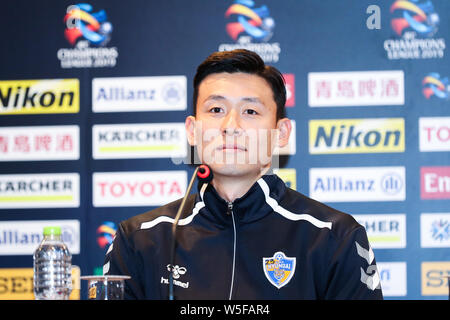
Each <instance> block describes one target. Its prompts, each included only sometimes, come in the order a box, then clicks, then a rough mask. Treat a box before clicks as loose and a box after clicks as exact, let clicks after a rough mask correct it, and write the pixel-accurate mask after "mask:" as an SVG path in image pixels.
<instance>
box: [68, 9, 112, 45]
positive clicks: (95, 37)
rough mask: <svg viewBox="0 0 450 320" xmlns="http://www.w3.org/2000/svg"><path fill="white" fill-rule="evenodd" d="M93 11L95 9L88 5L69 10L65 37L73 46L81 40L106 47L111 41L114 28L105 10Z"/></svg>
mask: <svg viewBox="0 0 450 320" xmlns="http://www.w3.org/2000/svg"><path fill="white" fill-rule="evenodd" d="M92 11H93V7H92V6H91V5H90V4H87V3H80V4H76V5H72V6H69V7H68V8H67V14H66V15H65V16H64V23H65V25H66V29H65V30H64V36H65V37H66V39H67V41H69V43H70V44H71V45H72V46H74V45H75V43H76V42H77V40H78V39H80V38H81V39H85V40H87V41H89V43H90V44H94V45H97V46H100V47H104V46H105V45H106V44H107V43H108V42H109V40H110V39H111V32H112V30H113V27H112V24H111V23H110V22H109V21H108V20H107V19H108V18H107V16H106V12H105V10H100V11H98V12H92Z"/></svg>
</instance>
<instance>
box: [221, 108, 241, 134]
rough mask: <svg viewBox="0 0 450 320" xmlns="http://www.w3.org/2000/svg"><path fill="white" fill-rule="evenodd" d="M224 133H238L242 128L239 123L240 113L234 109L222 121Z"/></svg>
mask: <svg viewBox="0 0 450 320" xmlns="http://www.w3.org/2000/svg"><path fill="white" fill-rule="evenodd" d="M221 129H222V133H223V134H224V135H238V134H240V133H241V131H242V129H241V126H240V123H239V115H238V113H237V112H236V110H234V109H232V110H231V111H230V112H229V113H228V114H227V115H226V117H225V119H224V120H223V123H222V128H221Z"/></svg>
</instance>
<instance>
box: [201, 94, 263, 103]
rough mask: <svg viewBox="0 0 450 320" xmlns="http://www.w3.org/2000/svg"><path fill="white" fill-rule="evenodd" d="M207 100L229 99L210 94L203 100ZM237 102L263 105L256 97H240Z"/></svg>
mask: <svg viewBox="0 0 450 320" xmlns="http://www.w3.org/2000/svg"><path fill="white" fill-rule="evenodd" d="M209 100H215V101H224V100H229V99H228V98H227V97H224V96H221V95H219V94H212V95H210V96H209V97H208V98H206V99H205V101H209ZM239 101H242V102H251V103H259V104H263V103H262V101H261V99H259V98H258V97H242V98H240V99H239Z"/></svg>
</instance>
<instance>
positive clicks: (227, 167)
mask: <svg viewBox="0 0 450 320" xmlns="http://www.w3.org/2000/svg"><path fill="white" fill-rule="evenodd" d="M208 166H209V167H210V168H211V169H212V171H213V173H214V175H215V176H216V175H220V176H228V177H236V178H238V177H245V176H258V175H260V173H261V170H262V167H261V165H259V164H217V163H211V164H208Z"/></svg>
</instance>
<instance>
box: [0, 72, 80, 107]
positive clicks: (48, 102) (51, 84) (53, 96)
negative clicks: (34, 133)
mask: <svg viewBox="0 0 450 320" xmlns="http://www.w3.org/2000/svg"><path fill="white" fill-rule="evenodd" d="M79 111H80V83H79V81H78V79H54V80H14V81H0V115H3V114H5V115H6V114H43V113H78V112H79Z"/></svg>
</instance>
